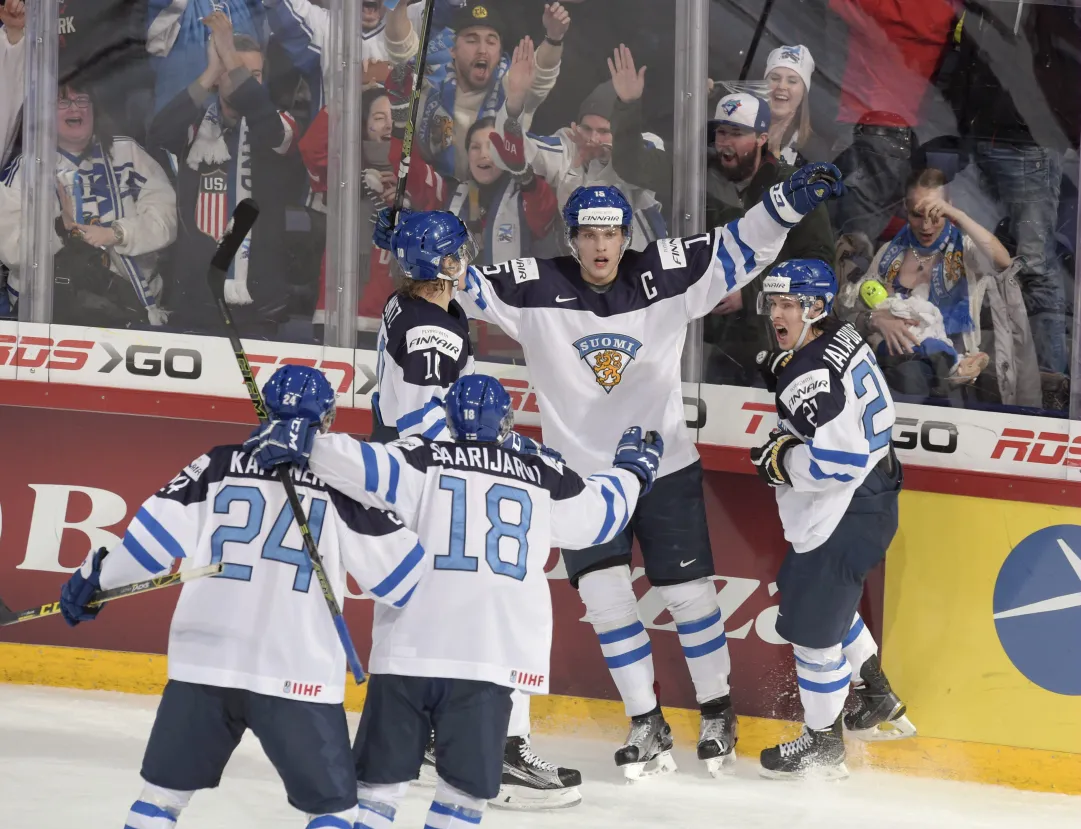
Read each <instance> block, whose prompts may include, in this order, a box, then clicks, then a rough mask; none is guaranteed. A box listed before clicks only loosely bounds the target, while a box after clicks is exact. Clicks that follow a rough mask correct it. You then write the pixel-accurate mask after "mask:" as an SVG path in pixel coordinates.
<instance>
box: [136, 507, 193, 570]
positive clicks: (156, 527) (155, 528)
mask: <svg viewBox="0 0 1081 829" xmlns="http://www.w3.org/2000/svg"><path fill="white" fill-rule="evenodd" d="M135 520H136V521H138V522H139V523H140V524H142V525H143V526H144V527H146V529H147V531H148V532H149V533H150V534H151V535H152V536H154V540H155V541H157V542H158V544H160V545H161V547H162V549H163V550H164V551H165V552H166V554H167V555H168V556H169V558H171V559H172V558H184V548H183V547H181V546H180V542H179V541H177V540H176V539H175V538H174V537H173V534H172V533H170V532H169V531H168V530H167V529H165V527H163V526H162V525H161V523H160V522H159V521H158V519H156V518H155V517H154V516H153V515H151V514H150V512H149V510H147V508H146V507H139V511H138V512H137V513H135Z"/></svg>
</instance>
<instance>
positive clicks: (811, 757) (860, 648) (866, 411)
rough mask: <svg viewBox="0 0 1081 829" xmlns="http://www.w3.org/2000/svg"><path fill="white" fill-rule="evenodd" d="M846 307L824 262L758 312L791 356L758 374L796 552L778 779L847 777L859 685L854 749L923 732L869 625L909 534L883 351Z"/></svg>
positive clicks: (781, 504) (765, 462)
mask: <svg viewBox="0 0 1081 829" xmlns="http://www.w3.org/2000/svg"><path fill="white" fill-rule="evenodd" d="M836 295H837V280H836V278H835V277H834V275H833V270H832V269H831V268H830V266H829V265H827V264H826V263H825V262H822V261H819V260H817V259H794V260H791V261H789V262H785V263H783V264H781V265H778V266H777V267H776V268H774V270H773V272H772V273H771V274H770V275H769V276H768V277H767V278H766V279H765V281H764V282H763V284H762V294H761V303H760V309H759V310H760V311H761V312H763V313H767V314H769V316H770V320H771V322H772V323H773V330H774V332H775V334H776V337H777V343H778V345H779V346H780V349H781V350H780V351H777V352H773V353H768V352H763V353H762V354H761V355H759V363H760V366H761V367H762V374H763V376H764V377H765V379H766V384H767V386H768V387H769V388H770V389H771V390H772V391H774V392H775V393H776V395H777V398H776V400H777V416H778V419H779V421H780V425H779V426H778V428H776V429H774V430H773V431H772V432H771V433H770V436H769V440H768V441H767V442H766V443H765V444H764V445H763V446H761V447H758V448H755V449H752V450H751V459H752V461H753V462H754V464H755V467H756V469H757V470H758V473H759V475H761V477H762V478H763V479H764V480H765V481H766V483H768V484H769V485H770V486H772V487H775V488H776V490H777V508H778V510H779V512H780V515H781V523H782V524H783V525H784V533H785V538H786V539H787V540H788V542H789V544H790V545H791V546H790V547H789V548H788V553H787V555H786V556H785V559H784V562H783V563H782V565H781V569H780V572H779V573H778V575H777V587H778V588H779V590H780V594H781V603H780V610H779V613H778V614H777V632H778V633H779V634H780V635H781V636H783V637H784V638H785V639H787V640H788V641H789V642H791V643H792V647H793V649H794V650H795V655H796V677H797V681H798V685H799V694H800V700H801V701H802V703H803V710H804V716H805V725H804V728H803V732H802V733H801V734H800V736H799V737H798V738H797V739H796V740H793V741H791V742H786V743H781V744H780V745H777V746H774V747H773V748H767V749H765V750H764V751H763V752H762V756H761V763H762V767H761V771H762V774H763V775H764V776H766V777H798V776H805V775H815V776H822V777H827V778H835V777H844V776H846V775H847V774H848V770H847V769H846V767H845V762H844V761H845V746H844V739H843V736H842V725H841V724H842V716H841V711H842V709H843V708H844V704H845V699H846V698H847V696H848V692H849V685H850V683H851V686H852V690H853V691H854V693H855V695H856V698H857V703H858V707H857V709H856V710H855V711H854V712H852V713H850V714H848V715H845V717H844V725H845V727H847V728H848V729H849V730H850V731H851V732H852V733H854V734H855V736H858V737H861V738H863V739H895V738H897V737H903V736H910V735H911V734H914V733H915V729H914V728H913V727H912V724H911V723H910V722H909V720H908V718H907V717H906V716H905V707H904V705H902V703H901V701H900V700H899V699H898V698H897V695H896V694H894V693H893V691H892V689H891V688H890V684H889V681H888V680H887V679H886V676H885V674H884V673H883V672H882V667H881V665H880V664H879V661H878V647H877V646H876V644H875V641H874V639H873V638H872V636H871V633H870V631H869V630H867V628H866V626H865V625H864V623H863V620H862V619H861V618H860V616H859V613H858V612H857V608H858V607H859V601H860V596H861V595H862V594H863V580H864V577H865V576H866V575H867V573H868V572H870V570H871V569H872V568H873V567H874V566H875V565H876V564H878V562H879V561H881V560H882V557H883V556H884V555H885V554H886V548H887V547H889V545H890V541H891V540H892V539H893V535H894V533H895V532H896V531H897V496H898V494H899V492H900V490H901V480H902V474H901V465H900V463H899V462H898V460H897V457H896V455H895V454H894V451H893V447H892V444H891V442H890V438H891V434H892V430H893V422H894V407H893V400H892V399H891V398H890V393H889V390H888V389H887V388H886V381H885V380H884V379H883V377H882V373H881V372H880V371H879V369H878V365H877V363H876V362H875V357H874V353H873V352H872V351H871V348H870V347H869V346H868V345H867V343H866V342H864V340H863V338H862V337H860V335H859V334H858V333H857V332H856V330H855V329H854V328H853V327H852V326H851V325H848V324H842V323H841V322H840V321H839V320H837V319H836V318H831V317H830V316H829V313H830V309H831V307H832V306H833V299H834V297H835V296H836Z"/></svg>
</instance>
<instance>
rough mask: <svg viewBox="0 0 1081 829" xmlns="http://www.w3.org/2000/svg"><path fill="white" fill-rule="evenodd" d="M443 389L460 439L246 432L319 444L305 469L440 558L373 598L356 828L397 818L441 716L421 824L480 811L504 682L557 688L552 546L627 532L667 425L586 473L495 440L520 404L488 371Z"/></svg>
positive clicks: (282, 456)
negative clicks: (398, 589)
mask: <svg viewBox="0 0 1081 829" xmlns="http://www.w3.org/2000/svg"><path fill="white" fill-rule="evenodd" d="M445 403H446V410H447V422H448V425H449V428H450V431H451V435H452V437H453V438H454V443H444V442H432V441H428V440H425V439H424V438H420V437H412V438H405V439H403V440H399V441H395V442H393V443H390V444H387V445H385V446H383V445H379V444H372V443H361V442H357V441H355V440H353V439H351V438H348V437H346V436H343V435H322V434H315V430H314V428H313V425H312V423H311V421H301V422H299V423H297V422H288V421H286V422H277V423H272V424H270V425H269V426H268V427H266V428H264V429H261V430H257V432H256V434H255V435H253V438H252V440H253V441H256V442H257V443H258V444H259V448H258V450H257V451H256V452H255V456H256V458H257V460H258V461H259V462H260V463H263V464H266V465H268V466H269V465H273V464H274V463H277V462H281V461H290V462H297V463H303V462H304V460H305V458H308V457H310V466H309V468H310V469H311V470H312V471H313V472H314V473H315V474H316V475H318V476H320V479H321V480H325V481H327V483H328V484H329V485H331V486H333V487H334V488H335V489H337V490H338V491H340V492H342V493H343V494H346V495H348V496H350V497H352V498H356V499H358V500H359V501H361V502H362V503H367V504H370V505H372V506H375V505H379V506H381V507H384V508H393V509H394V510H395V511H396V512H397V514H398V515H399V516H401V518H402V520H403V521H405V523H406V525H407V526H409V527H414V528H416V530H417V532H418V534H419V535H420V537H421V540H422V543H423V544H425V549H426V550H427V551H428V554H429V555H432V556H433V557H434V560H433V566H432V569H431V571H430V572H429V573H428V574H426V575H425V577H424V578H423V579H422V580H421V582H420V584H418V586H417V588H416V592H415V594H414V596H413V598H412V600H411V601H410V603H409V604H408V605H407V606H406V607H405V608H403V609H402V610H390V609H384V608H382V607H380V608H377V609H376V614H375V621H374V625H373V631H372V654H371V664H370V670H371V679H370V681H369V683H368V695H367V698H366V700H365V703H364V713H363V715H362V717H361V721H360V729H359V731H358V732H357V738H356V742H355V744H354V753H355V756H356V761H357V780H358V787H359V794H360V806H361V810H362V812H361V819H360V823H359V824H358V827H360V829H387V827H389V826H390V825H391V823H392V822H393V820H394V816H395V814H396V810H397V807H398V802H399V800H400V799H401V797H402V795H403V794H404V793H405V791H406V789H407V788H408V786H409V782H410V781H412V780H414V779H416V777H417V773H418V772H419V770H420V766H421V759H422V756H423V754H424V747H425V744H426V742H427V740H428V735H429V733H430V732H431V731H432V730H434V731H435V740H436V768H437V771H438V774H439V778H440V780H439V783H438V785H437V787H436V792H435V799H434V801H433V803H432V806H431V810H430V811H429V813H428V821H427V825H429V826H438V827H441V829H465V827H468V826H471V825H475V824H477V823H479V822H480V819H481V816H482V814H483V811H484V808H485V805H486V803H487V801H488V800H489V799H490V798H492V797H495V795H496V793H497V792H498V790H499V785H500V777H501V773H502V768H503V752H504V745H505V741H506V736H507V725H508V722H509V719H510V708H511V702H510V694H511V690H512V689H518V690H521V691H524V692H525V693H527V694H537V693H541V694H543V693H547V692H548V688H549V659H550V655H551V645H552V605H551V596H550V594H549V590H548V581H547V579H546V577H545V573H544V566H545V564H546V562H547V560H548V555H549V550H550V547H551V546H552V545H553V544H557V545H562V546H564V547H566V548H571V549H572V548H580V547H585V546H588V545H591V544H597V543H604V542H606V541H608V540H610V539H611V538H613V537H614V536H615V535H617V534H618V533H619V532H621V531H622V529H623V527H625V526H626V524H627V521H628V520H629V519H630V516H631V515H632V513H633V511H634V508H635V505H636V504H637V502H638V497H639V492H641V493H642V494H644V493H647V492H649V489H650V487H651V486H652V485H653V481H654V479H655V477H656V474H657V469H658V467H659V465H660V460H661V455H662V453H663V444H662V442H661V439H660V436H659V435H657V434H656V433H653V432H651V433H650V434H649V435H647V436H646V437H645V438H643V436H642V430H641V429H640V428H638V427H633V428H631V429H628V430H627V431H626V432H625V433H623V435H622V437H621V439H620V441H619V443H618V446H616V447H615V449H616V453H615V460H614V461H613V462H612V466H611V467H610V468H608V469H605V470H604V471H601V472H598V473H597V474H595V475H592V476H590V477H589V478H586V479H584V480H583V479H582V478H580V477H579V476H578V475H577V474H575V473H574V472H573V471H572V470H571V469H570V468H569V467H566V466H564V465H563V464H562V463H561V462H559V461H556V460H553V459H552V458H550V457H546V456H543V455H520V454H517V453H514V452H512V451H510V450H508V449H505V448H503V447H502V446H501V445H500V444H501V443H502V441H503V440H504V439H505V438H506V436H507V435H508V434H509V433H510V430H511V428H512V426H513V415H514V412H513V408H512V406H511V400H510V396H509V395H508V394H507V392H506V390H505V389H504V388H503V387H502V386H501V385H500V384H499V381H498V380H496V379H495V378H493V377H487V376H485V375H480V374H473V375H470V376H468V377H463V378H461V379H460V380H458V381H457V382H456V383H455V384H454V385H453V386H452V387H451V388H450V390H449V391H448V393H447V397H446V401H445ZM291 435H297V436H299V440H298V441H297V443H299V444H300V445H299V447H298V448H292V447H291V446H290V442H291V440H290V438H291Z"/></svg>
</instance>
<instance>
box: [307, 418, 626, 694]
mask: <svg viewBox="0 0 1081 829" xmlns="http://www.w3.org/2000/svg"><path fill="white" fill-rule="evenodd" d="M614 448H615V447H613V449H614ZM311 470H312V472H314V473H315V474H316V475H318V476H319V478H320V479H321V480H323V481H326V483H327V484H328V485H329V486H331V487H333V488H334V489H336V490H338V491H339V492H341V493H343V494H345V495H348V496H349V497H351V498H354V499H356V500H358V501H360V502H362V503H366V504H370V505H372V506H376V507H379V508H383V509H393V510H394V511H395V512H396V513H397V514H398V515H399V516H400V517H401V518H402V520H403V521H405V523H406V526H408V527H411V528H413V529H415V530H416V531H417V534H418V535H419V536H420V539H421V543H422V544H423V545H424V549H425V550H426V553H427V555H428V556H429V557H430V559H431V566H430V569H429V570H428V571H427V572H426V574H425V576H424V578H423V579H421V581H420V583H419V584H418V585H417V587H416V590H415V592H414V594H413V597H412V598H411V600H410V601H409V604H407V605H406V606H405V607H404V608H401V609H398V608H393V607H387V606H382V605H381V606H378V607H376V609H375V621H374V624H373V627H372V654H371V662H370V665H369V669H370V670H371V672H372V673H383V674H400V675H406V676H430V677H447V678H457V679H473V680H483V681H486V682H492V683H495V684H497V685H504V686H507V687H510V688H517V689H518V690H520V691H523V692H525V693H531V694H544V693H548V686H549V659H550V655H551V648H552V600H551V595H550V594H549V591H548V580H547V578H546V577H545V574H544V567H545V564H546V563H547V561H548V555H549V552H550V549H551V547H552V546H553V545H558V546H561V547H564V548H569V549H580V548H583V547H589V546H592V545H595V544H602V543H604V542H606V541H608V540H610V539H612V538H613V537H615V536H616V535H617V534H618V533H619V532H620V531H622V529H623V528H624V527H625V526H626V524H627V521H628V519H629V518H630V516H631V513H632V512H633V511H634V507H635V505H636V504H637V502H638V492H639V489H640V484H639V481H638V478H637V477H636V476H635V475H634V474H633V473H632V472H628V471H626V470H623V469H608V470H607V471H605V472H604V473H602V474H598V475H594V476H592V477H590V478H586V479H585V480H583V479H582V478H580V477H579V476H578V475H577V474H575V473H574V472H573V471H572V470H571V469H569V468H568V467H566V466H564V465H563V464H562V463H559V462H557V461H552V460H550V459H548V458H542V457H538V456H535V455H517V454H515V453H513V452H511V451H510V450H507V449H502V448H500V447H497V446H495V445H491V444H488V445H478V444H476V443H465V442H462V443H436V442H432V441H426V440H424V439H422V438H418V437H412V438H404V439H402V440H399V441H395V442H393V443H389V444H386V445H385V446H384V445H381V444H372V443H361V442H358V441H356V440H353V439H352V438H350V437H347V436H345V435H319V436H317V437H316V439H315V447H314V449H313V451H312V455H311Z"/></svg>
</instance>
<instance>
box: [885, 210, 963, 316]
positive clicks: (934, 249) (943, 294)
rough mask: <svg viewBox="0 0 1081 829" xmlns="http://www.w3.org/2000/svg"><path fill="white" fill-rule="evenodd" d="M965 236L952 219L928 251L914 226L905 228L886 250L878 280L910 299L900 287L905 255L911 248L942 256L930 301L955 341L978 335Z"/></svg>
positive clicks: (933, 273)
mask: <svg viewBox="0 0 1081 829" xmlns="http://www.w3.org/2000/svg"><path fill="white" fill-rule="evenodd" d="M964 241H965V240H964V236H963V235H962V234H961V231H960V230H959V229H958V228H957V226H956V225H954V224H953V222H951V221H950V220H949V219H947V220H946V226H945V227H944V228H942V233H940V234H939V237H938V238H937V239H936V240H935V241H934V242H932V243H931V244H930V245H929V246H927V247H924V246H923V245H921V244H920V243H919V241H918V240H917V239H916V235H915V234H914V233H913V232H912V226H911V225H907V224H906V225H905V227H904V229H903V230H901V232H900V233H898V234H897V235H896V236H894V237H893V241H892V242H890V245H889V247H888V248H886V252H885V254H883V256H882V261H881V262H879V264H878V276H879V279H880V280H881V281H882V283H883V284H884V285H890V286H892V287H893V290H894V292H895V293H896V294H898V295H900V296H903V297H907V296H910V295H911V294H912V291H910V290H909V289H908V288H905V287H904V286H902V285H901V284H899V283H898V281H897V280H898V277H899V276H900V273H901V264H902V263H903V262H904V260H905V253H906V252H907V251H908V250H909V249H910V248H911V249H912V250H914V251H916V252H917V253H920V254H922V255H923V256H929V255H931V254H935V253H940V254H942V256H941V258H939V260H938V261H937V262H935V264H934V267H933V268H932V269H931V286H930V293H929V296H928V297H927V298H928V299H929V300H930V301H931V302H932V303H933V304H934V305H935V307H936V308H938V310H939V311H941V312H942V322H943V324H944V325H945V327H946V333H947V334H949V335H950V336H951V337H953V336H955V335H957V334H965V333H968V332H970V331H974V330H975V328H976V326H975V323H973V321H972V312H971V310H970V308H969V298H968V279H966V278H965V249H964Z"/></svg>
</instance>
